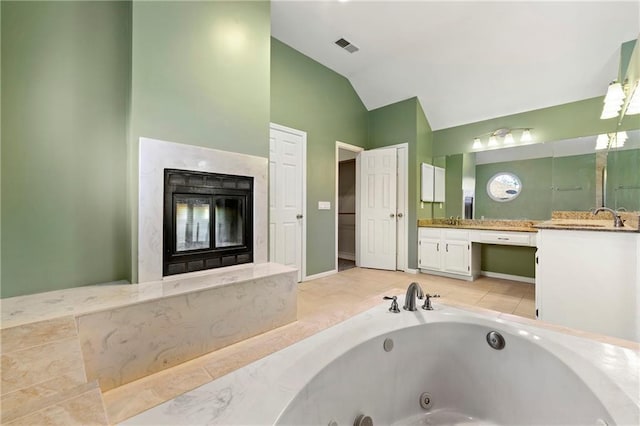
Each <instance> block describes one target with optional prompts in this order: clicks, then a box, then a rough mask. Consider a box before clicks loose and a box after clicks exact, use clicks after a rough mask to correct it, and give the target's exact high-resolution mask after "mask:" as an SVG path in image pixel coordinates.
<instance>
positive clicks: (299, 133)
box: [267, 122, 307, 282]
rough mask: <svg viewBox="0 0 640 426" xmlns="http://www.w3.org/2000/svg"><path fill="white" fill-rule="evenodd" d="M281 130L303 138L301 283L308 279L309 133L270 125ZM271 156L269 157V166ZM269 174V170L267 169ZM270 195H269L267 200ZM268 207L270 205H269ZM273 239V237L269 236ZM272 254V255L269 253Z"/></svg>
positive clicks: (273, 124) (279, 125)
mask: <svg viewBox="0 0 640 426" xmlns="http://www.w3.org/2000/svg"><path fill="white" fill-rule="evenodd" d="M271 129H274V130H279V131H281V132H287V133H292V134H294V135H297V136H300V137H301V138H302V200H301V202H302V224H301V227H302V230H301V233H302V242H301V249H302V255H301V260H300V282H302V281H304V280H305V279H306V278H307V132H305V131H304V130H298V129H294V128H291V127H287V126H283V125H281V124H276V123H273V122H270V123H269V130H271ZM268 161H269V156H267V164H268ZM267 173H268V168H267ZM270 185H271V177H270V176H269V186H270ZM268 198H269V194H267V199H268ZM267 205H270V204H269V203H268V204H267ZM268 229H269V220H267V230H268ZM269 238H271V235H269ZM269 246H270V245H269ZM269 254H270V253H269Z"/></svg>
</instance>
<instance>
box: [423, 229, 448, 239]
mask: <svg viewBox="0 0 640 426" xmlns="http://www.w3.org/2000/svg"><path fill="white" fill-rule="evenodd" d="M441 232H442V230H441V229H440V228H418V239H420V238H436V239H440V233H441Z"/></svg>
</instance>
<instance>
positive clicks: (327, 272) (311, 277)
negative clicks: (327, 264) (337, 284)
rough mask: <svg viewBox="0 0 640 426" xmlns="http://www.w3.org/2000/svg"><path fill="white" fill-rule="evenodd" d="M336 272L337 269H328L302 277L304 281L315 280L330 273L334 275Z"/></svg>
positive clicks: (328, 275)
mask: <svg viewBox="0 0 640 426" xmlns="http://www.w3.org/2000/svg"><path fill="white" fill-rule="evenodd" d="M337 273H338V270H337V269H332V270H330V271H325V272H320V273H319V274H314V275H307V276H306V277H305V278H304V281H311V280H317V279H318V278H324V277H330V276H331V275H335V274H337Z"/></svg>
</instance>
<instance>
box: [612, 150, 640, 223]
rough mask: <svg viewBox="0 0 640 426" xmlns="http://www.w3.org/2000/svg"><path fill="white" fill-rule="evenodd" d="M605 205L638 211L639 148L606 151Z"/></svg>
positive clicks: (639, 182)
mask: <svg viewBox="0 0 640 426" xmlns="http://www.w3.org/2000/svg"><path fill="white" fill-rule="evenodd" d="M607 206H608V207H611V208H613V209H619V208H621V207H624V208H626V209H627V211H640V149H628V150H615V149H614V150H610V151H609V152H608V154H607Z"/></svg>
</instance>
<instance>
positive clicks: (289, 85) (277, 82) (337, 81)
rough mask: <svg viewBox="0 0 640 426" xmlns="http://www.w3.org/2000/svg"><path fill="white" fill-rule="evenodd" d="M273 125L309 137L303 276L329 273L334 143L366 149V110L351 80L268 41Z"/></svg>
mask: <svg viewBox="0 0 640 426" xmlns="http://www.w3.org/2000/svg"><path fill="white" fill-rule="evenodd" d="M271 122H273V123H276V124H280V125H283V126H287V127H292V128H294V129H299V130H303V131H305V132H307V177H306V180H307V265H306V273H307V275H314V274H318V273H322V272H326V271H330V270H333V269H335V268H336V266H337V265H336V264H335V207H336V206H335V205H334V203H335V167H336V166H335V165H336V160H335V146H336V141H340V142H344V143H348V144H351V145H357V146H361V147H365V146H366V144H367V110H366V108H365V107H364V105H363V104H362V101H361V100H360V98H359V97H358V95H357V94H356V92H355V90H354V89H353V87H352V86H351V83H350V82H349V80H347V79H346V78H345V77H343V76H341V75H340V74H337V73H336V72H334V71H332V70H330V69H329V68H327V67H325V66H323V65H321V64H319V63H318V62H316V61H314V60H312V59H311V58H309V57H307V56H305V55H303V54H302V53H300V52H298V51H296V50H294V49H292V48H291V47H289V46H287V45H286V44H284V43H282V42H280V41H278V40H276V39H273V38H272V39H271ZM318 201H330V202H331V210H318Z"/></svg>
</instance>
